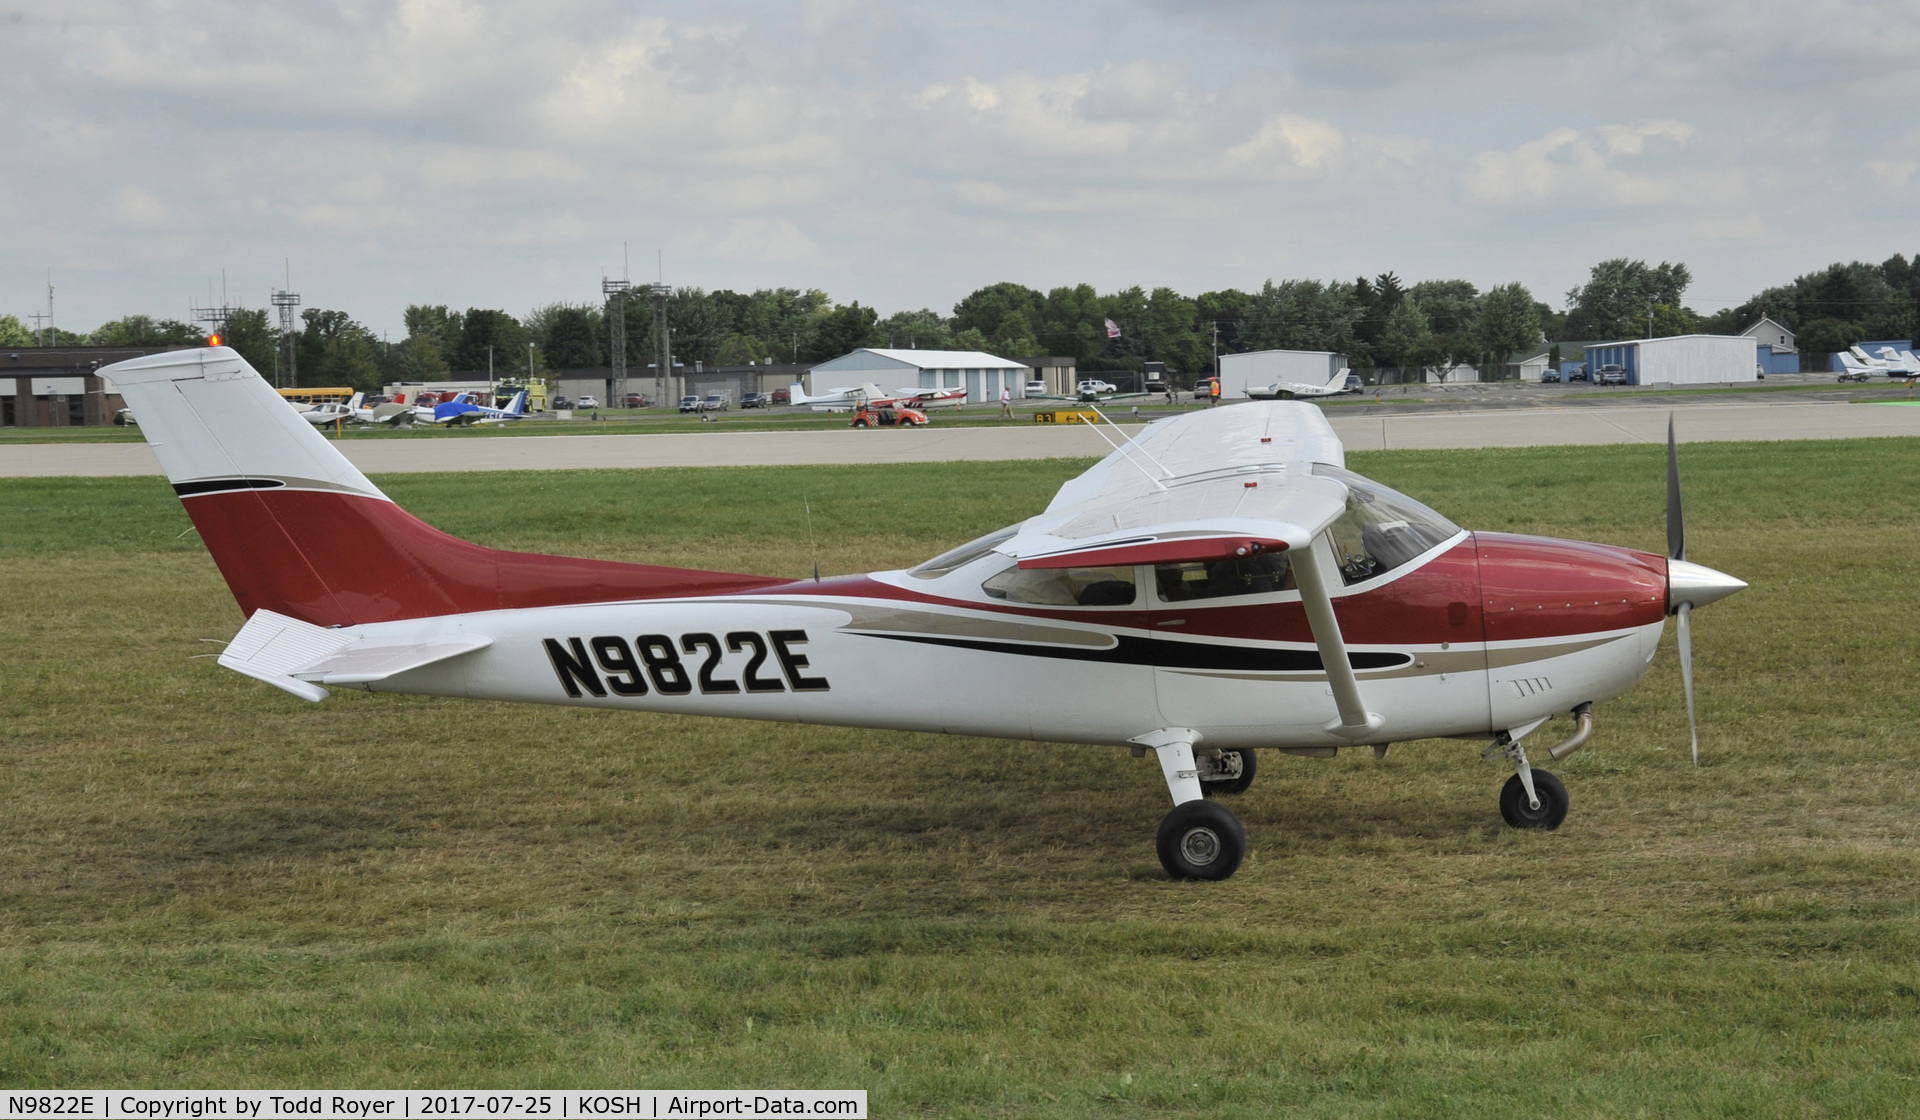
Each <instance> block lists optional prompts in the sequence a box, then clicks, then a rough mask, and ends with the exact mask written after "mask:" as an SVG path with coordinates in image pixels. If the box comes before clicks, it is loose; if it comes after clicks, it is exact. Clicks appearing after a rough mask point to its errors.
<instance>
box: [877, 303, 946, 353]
mask: <svg viewBox="0 0 1920 1120" xmlns="http://www.w3.org/2000/svg"><path fill="white" fill-rule="evenodd" d="M880 332H881V333H882V334H884V335H886V336H887V345H888V346H892V347H897V348H899V349H905V350H950V349H952V348H953V328H952V327H950V326H949V325H948V324H947V320H945V319H944V318H942V317H941V316H940V313H939V312H937V311H933V310H930V309H928V308H924V307H923V308H921V309H920V310H918V311H896V312H894V313H893V314H891V315H889V316H887V317H886V318H884V319H882V320H880Z"/></svg>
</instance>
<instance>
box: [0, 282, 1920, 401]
mask: <svg viewBox="0 0 1920 1120" xmlns="http://www.w3.org/2000/svg"><path fill="white" fill-rule="evenodd" d="M1691 283H1692V274H1691V272H1690V271H1689V270H1688V268H1687V266H1686V265H1685V264H1677V263H1670V262H1665V261H1663V262H1661V263H1660V264H1658V265H1650V264H1648V263H1647V262H1646V261H1641V260H1630V259H1627V258H1615V259H1611V260H1605V261H1601V262H1600V263H1598V264H1596V265H1594V266H1593V268H1592V269H1591V270H1590V273H1589V276H1588V279H1587V281H1586V283H1584V284H1582V285H1580V286H1578V287H1576V288H1574V289H1572V290H1570V291H1569V292H1567V293H1566V298H1565V300H1564V304H1563V306H1564V310H1555V309H1554V308H1552V307H1550V306H1549V305H1548V304H1546V303H1544V302H1541V301H1539V300H1537V299H1535V298H1534V296H1533V294H1532V293H1531V292H1529V291H1528V290H1527V288H1526V287H1525V286H1524V285H1521V284H1518V283H1510V284H1501V285H1496V286H1494V287H1492V288H1489V289H1487V290H1485V291H1482V290H1480V289H1479V288H1478V287H1477V286H1476V285H1474V284H1473V283H1471V282H1470V281H1466V280H1423V281H1420V282H1418V283H1415V284H1412V285H1407V284H1405V283H1404V282H1402V281H1401V280H1400V278H1399V277H1398V276H1396V275H1395V274H1394V273H1392V272H1385V273H1381V274H1379V275H1377V276H1373V277H1359V278H1357V279H1355V280H1353V281H1351V282H1349V281H1339V280H1335V281H1320V280H1281V281H1273V280H1269V281H1267V282H1266V283H1264V284H1262V285H1261V286H1260V288H1259V289H1257V290H1254V291H1241V290H1237V289H1232V288H1227V289H1222V290H1219V291H1212V292H1204V293H1202V294H1200V295H1197V296H1191V297H1189V296H1185V295H1182V294H1181V293H1179V292H1177V291H1175V290H1173V289H1172V288H1164V287H1162V288H1154V289H1152V290H1150V291H1149V290H1147V289H1145V288H1141V287H1137V286H1136V287H1130V288H1125V289H1122V290H1120V291H1117V292H1109V293H1105V294H1102V293H1100V292H1098V291H1097V290H1096V289H1095V288H1094V287H1093V286H1092V285H1090V284H1078V285H1071V286H1061V287H1056V288H1053V289H1051V290H1048V291H1045V292H1042V291H1040V290H1039V289H1036V288H1030V287H1027V286H1026V285H1023V284H1019V283H1014V282H1011V281H1004V282H1001V283H997V284H989V285H987V286H986V287H983V288H980V289H978V290H977V291H974V292H972V293H970V294H968V295H967V296H966V297H965V298H963V299H961V300H960V301H959V302H958V303H957V304H955V305H954V307H953V313H952V314H951V315H943V314H941V313H939V312H937V311H934V310H932V309H929V308H921V309H919V310H917V311H898V312H895V313H893V314H891V315H888V316H886V317H884V318H882V317H881V316H880V314H879V312H878V311H877V310H876V309H875V308H872V307H864V306H862V305H861V304H860V303H858V302H857V301H856V302H853V303H847V304H838V303H835V302H834V301H833V300H832V299H831V298H830V297H829V296H828V295H827V293H826V292H823V291H820V290H819V289H809V290H806V291H802V290H799V289H795V288H763V289H760V290H757V291H754V292H749V293H740V292H734V291H730V290H725V289H722V290H718V291H706V290H703V289H700V288H694V287H684V288H677V289H675V290H674V291H673V292H672V293H671V294H670V295H669V296H668V298H667V301H666V311H667V321H668V328H669V333H670V336H671V340H672V345H673V355H674V360H675V361H676V362H678V363H681V364H683V365H684V366H686V367H687V368H692V367H693V366H694V365H695V363H700V364H703V365H705V366H708V367H715V366H736V365H747V364H750V363H751V364H764V363H767V362H815V361H824V360H826V359H829V358H834V357H838V356H840V355H841V354H845V353H847V352H848V351H851V350H855V349H858V348H860V347H863V346H891V347H897V348H901V349H920V350H984V351H987V352H989V353H993V354H998V355H1000V356H1002V357H1008V358H1016V359H1017V358H1028V357H1034V356H1040V355H1052V356H1063V357H1070V358H1072V359H1074V361H1075V363H1076V364H1077V365H1078V366H1079V368H1080V369H1081V370H1083V371H1086V372H1090V373H1097V372H1103V371H1122V370H1139V369H1142V368H1144V364H1145V363H1146V362H1163V363H1165V364H1166V365H1167V366H1168V367H1169V368H1170V369H1172V370H1174V371H1177V372H1179V373H1182V374H1186V375H1188V377H1189V378H1190V377H1192V376H1195V375H1199V374H1202V373H1205V372H1208V371H1211V370H1212V369H1213V368H1214V358H1215V355H1216V354H1232V353H1240V352H1244V351H1249V350H1267V349H1288V350H1330V351H1336V352H1339V353H1343V354H1345V355H1347V359H1348V362H1349V364H1350V365H1351V366H1352V367H1353V368H1354V369H1355V370H1358V371H1362V372H1365V371H1370V370H1374V369H1383V368H1395V369H1433V368H1445V367H1447V366H1452V365H1483V364H1485V363H1488V362H1494V363H1503V362H1505V361H1507V360H1508V358H1509V356H1510V355H1513V354H1516V353H1520V352H1527V351H1534V350H1537V348H1539V347H1541V346H1543V345H1547V344H1549V343H1552V344H1561V345H1563V346H1566V347H1567V348H1568V354H1569V356H1571V354H1572V350H1571V344H1578V343H1580V342H1598V341H1610V340H1614V339H1624V338H1643V337H1665V336H1669V335H1677V334H1691V333H1710V334H1732V333H1737V332H1739V331H1741V330H1744V329H1746V328H1747V327H1748V326H1750V325H1751V324H1752V323H1753V322H1755V321H1756V320H1758V319H1759V318H1760V317H1761V316H1762V315H1767V316H1771V317H1772V318H1773V319H1774V320H1775V321H1776V322H1779V323H1780V324H1781V325H1783V326H1785V327H1787V328H1788V329H1789V330H1792V331H1795V332H1796V334H1797V336H1798V337H1797V342H1798V345H1799V347H1800V349H1802V350H1804V351H1830V350H1844V349H1845V348H1846V347H1847V346H1850V345H1853V344H1855V343H1857V342H1861V341H1865V340H1869V339H1883V338H1912V337H1913V336H1914V334H1915V331H1916V328H1917V327H1920V258H1916V259H1915V260H1913V261H1911V262H1910V261H1908V260H1907V259H1906V258H1905V257H1904V256H1901V255H1899V254H1896V255H1894V256H1893V257H1891V258H1889V259H1888V260H1886V261H1885V262H1883V263H1881V264H1879V265H1871V264H1865V263H1861V262H1858V261H1855V262H1852V263H1847V264H1840V263H1836V264H1833V265H1830V266H1828V267H1827V268H1825V269H1823V270H1820V271H1818V272H1812V273H1808V274H1806V275H1804V276H1801V277H1799V278H1797V279H1795V280H1794V281H1793V282H1792V283H1790V284H1785V285H1781V286H1778V287H1773V288H1768V289H1766V290H1764V291H1762V292H1760V293H1759V294H1757V295H1755V296H1753V297H1752V298H1750V299H1748V300H1747V301H1745V302H1744V303H1741V304H1739V305H1738V306H1736V307H1732V308H1728V309H1726V310H1724V311H1720V312H1716V313H1713V314H1709V315H1702V314H1700V313H1698V312H1696V311H1694V310H1693V309H1692V308H1690V307H1688V306H1687V305H1686V302H1685V296H1686V291H1687V288H1688V287H1689V286H1690V285H1691ZM613 314H624V317H625V325H626V335H627V364H628V368H629V370H630V371H631V372H632V374H633V375H634V376H636V377H645V376H647V367H648V366H649V365H650V364H651V363H652V362H653V361H654V352H655V347H654V344H653V326H654V315H653V306H652V304H651V303H650V302H649V301H648V300H647V299H646V298H645V297H644V296H640V295H634V296H630V297H629V298H628V299H626V300H625V301H623V302H621V303H615V302H612V301H609V302H606V303H585V302H582V303H551V304H547V305H544V306H542V307H538V308H535V309H534V310H533V311H531V312H529V313H528V314H526V315H525V316H522V317H516V316H514V315H511V314H509V313H508V312H506V311H504V310H501V309H497V308H467V309H466V310H464V311H462V310H456V309H454V308H451V307H449V306H447V305H444V304H414V305H410V306H409V307H407V309H406V312H405V315H404V322H405V328H406V337H405V338H404V339H402V340H400V341H398V342H389V341H388V340H385V339H382V338H380V337H378V336H376V335H375V334H374V333H373V332H372V331H370V330H368V329H367V328H366V327H365V326H364V325H362V324H361V323H359V322H358V321H357V320H355V319H354V318H353V317H352V316H351V315H350V314H349V313H347V312H345V311H338V310H330V309H326V308H307V309H306V310H304V311H302V312H301V316H300V320H301V326H300V330H299V332H298V334H297V335H296V336H295V338H294V339H293V340H292V351H293V355H294V357H295V359H296V360H297V364H298V368H299V377H300V382H301V383H302V384H306V385H352V386H355V387H358V388H365V389H373V388H377V387H378V386H379V385H381V384H383V383H386V382H390V381H432V380H440V379H444V378H448V377H450V376H454V375H467V376H471V375H474V374H481V373H484V372H486V371H487V370H488V369H489V368H491V369H492V371H493V373H494V374H495V375H496V376H498V377H501V378H503V379H504V378H508V377H512V376H516V375H518V374H522V373H525V372H528V371H529V370H530V371H531V372H533V373H536V374H540V373H545V372H547V371H549V370H563V369H604V368H607V366H608V365H609V355H608V347H609V344H610V338H609V335H610V330H609V328H610V322H609V316H610V315H613ZM202 337H203V336H202V335H201V333H200V332H199V330H198V329H196V328H195V327H193V326H190V325H189V324H186V323H182V322H180V321H178V320H172V319H154V318H151V317H148V316H144V315H129V316H127V317H125V318H122V319H116V320H113V321H112V322H109V323H105V324H102V325H101V326H100V327H98V328H96V329H95V330H93V331H91V332H89V333H87V334H84V335H82V334H76V333H73V332H68V331H61V332H59V341H60V343H61V344H63V345H84V344H93V345H119V346H163V345H192V344H195V343H198V342H200V341H201V340H202ZM34 341H35V340H34V335H33V333H32V332H31V331H29V330H28V329H27V328H25V327H24V326H23V325H22V324H21V323H20V321H19V320H18V319H17V318H15V317H14V316H0V346H31V345H33V344H34ZM225 341H226V342H227V344H228V345H231V346H233V347H234V348H235V349H236V350H239V351H240V353H241V354H242V355H243V356H245V357H246V358H247V360H248V361H249V362H251V363H252V364H253V365H254V366H255V368H258V369H260V370H262V371H267V370H272V369H274V368H276V365H277V363H279V362H280V361H282V360H283V351H282V349H281V344H282V340H281V339H280V337H279V331H278V329H277V327H275V326H274V324H272V323H271V322H270V321H269V319H268V313H267V311H266V310H265V309H261V308H243V309H239V310H236V311H235V312H234V313H233V315H232V316H231V317H230V318H229V319H228V321H227V326H226V331H225Z"/></svg>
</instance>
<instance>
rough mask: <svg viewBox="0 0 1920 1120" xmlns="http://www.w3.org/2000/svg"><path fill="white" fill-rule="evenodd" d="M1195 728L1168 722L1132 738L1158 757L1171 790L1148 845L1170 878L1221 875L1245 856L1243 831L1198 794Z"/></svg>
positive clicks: (1233, 819) (1230, 816) (1229, 814)
mask: <svg viewBox="0 0 1920 1120" xmlns="http://www.w3.org/2000/svg"><path fill="white" fill-rule="evenodd" d="M1199 737H1200V736H1199V733H1198V732H1195V731H1192V730H1189V729H1186V728H1170V729H1167V730H1163V731H1156V732H1154V733H1152V734H1151V735H1142V736H1141V737H1140V738H1138V739H1135V740H1134V742H1136V743H1139V744H1140V745H1141V746H1143V747H1145V748H1147V749H1150V750H1152V751H1153V752H1154V754H1155V755H1156V756H1158V757H1159V759H1160V771H1161V773H1162V774H1164V775H1165V776H1166V779H1167V792H1168V793H1170V794H1172V795H1173V812H1171V813H1168V814H1167V815H1166V817H1165V818H1164V819H1163V820H1161V822H1160V832H1159V835H1158V836H1157V837H1156V842H1155V845H1154V847H1155V848H1156V849H1157V850H1158V852H1159V855H1160V866H1162V867H1164V868H1166V869H1167V874H1168V875H1171V876H1173V877H1174V878H1175V879H1225V878H1227V877H1229V876H1231V875H1232V874H1233V873H1234V872H1235V871H1238V870H1239V869H1240V861H1241V860H1242V859H1244V858H1246V854H1247V834H1246V831H1245V830H1244V829H1242V828H1241V827H1240V821H1239V818H1237V817H1235V816H1234V815H1233V813H1232V811H1231V810H1229V809H1228V808H1227V807H1226V806H1224V805H1220V804H1217V803H1215V802H1212V801H1208V800H1206V799H1205V797H1204V796H1202V794H1201V790H1200V770H1199V767H1198V766H1196V765H1195V763H1194V760H1193V744H1194V741H1195V740H1196V739H1198V738H1199Z"/></svg>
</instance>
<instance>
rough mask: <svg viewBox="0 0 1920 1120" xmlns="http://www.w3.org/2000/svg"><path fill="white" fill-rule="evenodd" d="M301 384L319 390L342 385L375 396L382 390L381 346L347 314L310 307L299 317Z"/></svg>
mask: <svg viewBox="0 0 1920 1120" xmlns="http://www.w3.org/2000/svg"><path fill="white" fill-rule="evenodd" d="M300 320H301V322H302V323H304V324H305V329H304V330H302V331H301V332H300V339H299V343H298V345H299V348H300V350H299V355H300V358H299V360H300V367H299V368H300V384H301V385H303V386H307V387H312V388H318V387H324V386H334V385H343V386H347V387H349V388H353V389H361V390H365V391H367V392H373V391H376V390H378V389H379V388H380V365H379V361H378V354H377V353H376V350H377V347H378V345H379V344H378V343H377V342H376V341H375V340H374V337H373V335H372V334H370V333H369V332H368V331H367V328H365V327H363V326H361V325H360V324H359V323H356V322H354V321H353V318H352V317H351V316H349V315H348V314H347V313H346V312H344V311H329V310H326V309H325V308H320V307H309V308H307V309H306V310H305V311H302V312H301V313H300Z"/></svg>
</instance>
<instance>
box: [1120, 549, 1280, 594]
mask: <svg viewBox="0 0 1920 1120" xmlns="http://www.w3.org/2000/svg"><path fill="white" fill-rule="evenodd" d="M1153 588H1154V594H1155V595H1156V596H1157V597H1158V598H1159V600H1160V601H1161V602H1163V603H1184V602H1188V601H1190V600H1193V599H1221V598H1225V597H1227V596H1230V595H1265V594H1268V593H1270V592H1274V591H1292V590H1294V582H1293V565H1292V564H1291V563H1290V562H1289V561H1288V559H1287V554H1286V553H1284V552H1263V553H1260V554H1259V555H1257V556H1236V557H1233V558H1231V559H1227V560H1214V561H1211V562H1208V563H1193V564H1158V565H1155V567H1154V569H1153Z"/></svg>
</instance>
